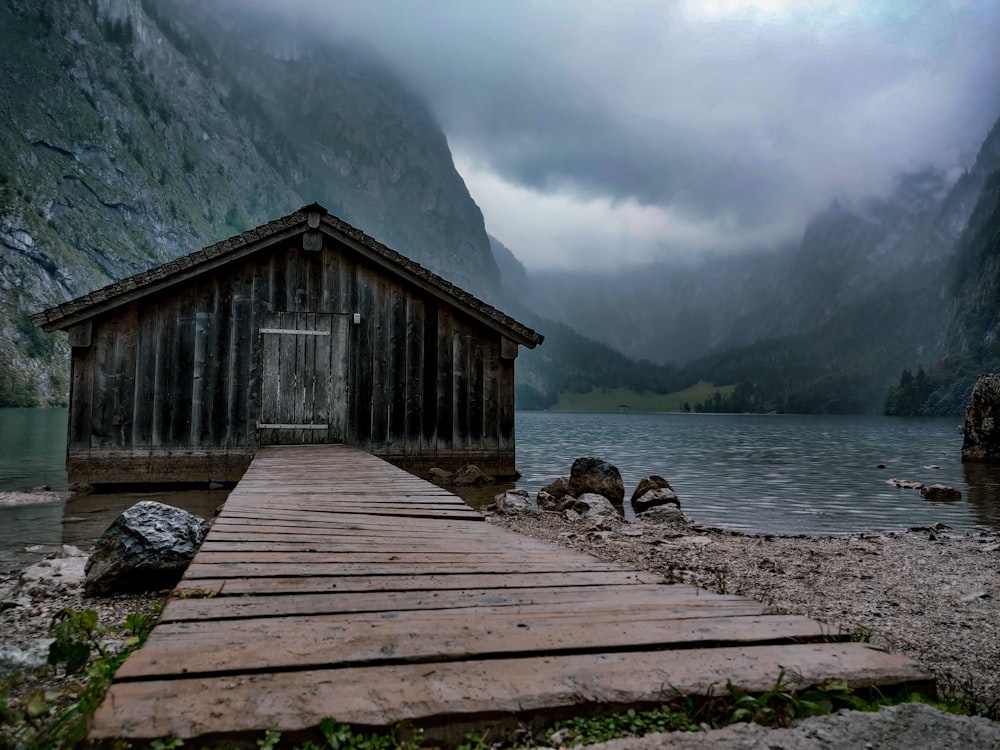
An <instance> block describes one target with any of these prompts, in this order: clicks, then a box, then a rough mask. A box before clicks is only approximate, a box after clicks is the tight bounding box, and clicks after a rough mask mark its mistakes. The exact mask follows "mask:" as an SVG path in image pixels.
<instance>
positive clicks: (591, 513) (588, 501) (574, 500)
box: [560, 492, 618, 518]
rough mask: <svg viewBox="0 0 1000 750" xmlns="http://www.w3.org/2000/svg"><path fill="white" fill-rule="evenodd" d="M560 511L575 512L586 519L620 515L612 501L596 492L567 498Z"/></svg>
mask: <svg viewBox="0 0 1000 750" xmlns="http://www.w3.org/2000/svg"><path fill="white" fill-rule="evenodd" d="M560 510H562V511H567V510H573V511H576V512H577V513H579V514H580V515H581V516H583V517H584V518H596V517H597V516H606V515H609V514H610V515H617V514H618V511H616V510H615V506H614V505H612V504H611V501H610V500H608V499H607V498H606V497H604V495H598V494H596V493H594V492H585V493H583V494H582V495H580V497H567V498H566V499H565V500H563V504H562V506H561V507H560Z"/></svg>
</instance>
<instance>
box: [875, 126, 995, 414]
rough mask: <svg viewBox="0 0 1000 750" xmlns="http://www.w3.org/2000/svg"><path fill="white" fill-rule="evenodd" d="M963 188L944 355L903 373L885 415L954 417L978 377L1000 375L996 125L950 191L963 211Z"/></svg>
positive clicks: (951, 268)
mask: <svg viewBox="0 0 1000 750" xmlns="http://www.w3.org/2000/svg"><path fill="white" fill-rule="evenodd" d="M970 185H971V186H973V187H978V188H979V190H978V197H977V199H976V201H975V203H974V204H972V205H971V210H970V211H969V216H968V221H967V222H966V223H965V224H964V225H963V226H962V231H961V235H960V237H959V239H958V242H957V245H956V251H955V255H954V257H953V258H952V259H951V261H950V263H949V269H948V281H949V288H948V295H947V297H948V300H949V301H948V304H947V306H946V309H945V315H944V321H943V325H942V329H941V338H940V342H939V344H940V346H939V349H940V351H942V352H943V353H944V356H943V357H942V358H941V359H940V360H938V361H937V362H934V363H933V364H932V365H931V367H929V368H928V369H927V371H924V369H923V368H919V369H918V370H917V372H916V374H914V373H913V372H911V370H910V369H904V370H903V373H902V375H901V376H900V378H899V382H898V383H897V384H896V385H894V386H893V387H892V388H890V389H889V392H888V394H887V396H886V401H885V411H886V413H887V414H895V415H954V414H961V413H962V412H963V411H964V409H965V406H966V405H967V404H968V401H969V395H970V394H971V392H972V387H973V385H974V384H975V382H976V379H977V378H978V376H979V375H980V374H981V373H984V372H997V371H1000V123H997V124H996V125H994V127H993V129H992V130H991V131H990V134H989V136H988V137H987V139H986V141H985V142H984V143H983V146H982V148H981V149H980V150H979V154H978V156H977V158H976V162H975V165H974V166H973V168H972V169H971V170H969V171H968V172H966V173H965V174H964V175H963V176H962V178H961V180H959V183H958V185H957V186H956V187H957V188H960V189H961V194H960V196H959V197H960V198H961V204H962V207H963V209H964V208H965V207H966V206H969V205H970V204H969V200H968V196H969V195H971V194H972V193H973V192H974V191H973V190H972V189H971V188H970ZM951 203H952V204H957V203H959V200H958V199H957V198H956V199H954V200H952V201H951Z"/></svg>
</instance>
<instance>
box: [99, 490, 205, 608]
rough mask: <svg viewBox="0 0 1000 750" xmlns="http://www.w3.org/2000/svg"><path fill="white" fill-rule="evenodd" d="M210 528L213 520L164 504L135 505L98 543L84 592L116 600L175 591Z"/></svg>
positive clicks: (109, 528)
mask: <svg viewBox="0 0 1000 750" xmlns="http://www.w3.org/2000/svg"><path fill="white" fill-rule="evenodd" d="M209 527H210V524H209V523H208V521H204V520H202V519H200V518H197V517H196V516H193V515H191V514H190V513H188V512H187V511H184V510H181V509H179V508H173V507H171V506H169V505H164V504H163V503H157V502H153V501H149V500H147V501H143V502H141V503H137V504H136V505H133V506H132V507H131V508H129V509H128V510H126V511H125V512H124V513H122V514H121V515H120V516H118V518H116V519H115V520H114V522H113V523H112V524H111V525H110V526H109V527H108V528H107V530H106V531H105V532H104V533H103V534H101V537H100V538H99V539H98V540H97V544H96V545H95V546H94V553H93V554H92V555H91V557H90V559H89V560H88V561H87V566H86V573H87V577H86V581H85V582H84V592H85V593H86V595H87V596H111V595H113V594H118V593H125V592H139V591H158V590H160V589H164V588H170V587H172V586H174V584H176V583H177V581H179V580H180V577H181V576H182V575H183V573H184V570H185V569H186V568H187V566H188V563H189V562H191V559H192V558H193V557H194V556H195V553H196V552H197V551H198V547H200V546H201V543H202V540H203V539H204V538H205V535H206V534H207V533H208V529H209Z"/></svg>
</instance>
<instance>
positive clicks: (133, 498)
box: [62, 489, 229, 549]
mask: <svg viewBox="0 0 1000 750" xmlns="http://www.w3.org/2000/svg"><path fill="white" fill-rule="evenodd" d="M228 496H229V490H225V489H222V490H180V491H176V492H171V491H160V492H114V493H112V492H95V493H93V494H90V495H76V496H74V497H71V498H70V499H69V500H68V501H67V502H66V507H65V513H64V516H63V518H62V538H63V542H64V543H66V544H73V545H76V546H77V547H81V548H83V549H86V548H88V547H90V546H91V545H92V544H93V543H94V542H95V541H96V540H97V538H98V537H99V536H100V535H101V534H103V533H104V530H105V529H106V528H107V527H108V526H109V525H110V524H111V522H112V521H114V520H115V518H117V517H118V516H119V515H121V514H122V513H123V512H124V511H126V510H128V509H129V508H131V507H132V506H133V505H135V504H136V503H138V502H141V501H143V500H155V501H156V502H158V503H163V504H164V505H172V506H173V507H175V508H181V509H182V510H186V511H187V512H188V513H191V514H193V515H196V516H199V517H200V518H207V519H209V520H211V519H212V518H214V517H215V514H216V511H217V510H218V509H219V507H220V506H221V505H222V504H223V503H224V502H225V501H226V498H227V497H228Z"/></svg>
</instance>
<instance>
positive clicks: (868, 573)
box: [489, 512, 1000, 718]
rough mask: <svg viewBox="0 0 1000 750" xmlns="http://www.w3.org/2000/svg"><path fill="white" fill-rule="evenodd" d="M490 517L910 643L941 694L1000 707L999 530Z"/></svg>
mask: <svg viewBox="0 0 1000 750" xmlns="http://www.w3.org/2000/svg"><path fill="white" fill-rule="evenodd" d="M489 520H490V521H491V522H492V523H495V524H498V525H501V526H505V527H507V528H510V529H513V530H515V531H518V532H520V533H522V534H527V535H529V536H534V537H538V538H542V539H548V540H551V541H554V542H557V543H559V544H563V545H565V546H568V547H573V548H575V549H579V550H583V551H585V552H589V553H591V554H593V555H596V556H597V557H600V558H602V559H604V560H612V561H615V562H620V563H624V564H626V565H630V566H634V567H636V568H640V569H642V570H648V571H652V572H655V573H661V574H663V575H664V577H669V578H673V579H674V580H677V581H682V582H685V583H693V584H696V585H698V586H703V587H704V588H707V589H710V590H712V591H717V592H720V593H728V594H739V595H742V596H747V597H749V598H752V599H756V600H758V601H761V602H764V603H766V604H769V605H772V606H774V607H776V608H777V609H778V610H780V611H783V612H788V613H792V614H801V615H806V616H808V617H812V618H815V619H817V620H820V621H821V622H825V623H827V624H828V625H830V627H831V629H832V630H834V631H837V632H843V633H851V634H852V635H854V636H855V637H856V638H858V639H861V640H870V641H871V642H872V643H874V644H877V645H879V646H883V647H885V648H887V649H888V650H890V651H897V652H901V653H905V654H908V655H910V656H912V657H913V658H914V659H916V660H917V661H919V662H920V663H921V664H923V665H925V666H926V667H927V668H928V669H930V670H931V671H932V672H934V674H935V675H936V676H937V678H938V681H939V685H940V688H941V690H942V697H944V698H949V699H950V698H957V699H962V700H970V701H972V702H973V703H975V704H976V705H977V706H978V707H979V709H980V711H981V712H982V713H984V714H986V715H988V716H991V717H993V718H998V717H1000V640H998V636H1000V575H998V574H1000V538H998V536H997V534H996V533H995V532H987V531H982V532H977V533H970V534H966V535H951V534H948V533H947V529H944V528H941V527H935V528H922V529H914V530H908V531H901V532H887V533H878V534H860V535H851V536H841V537H782V536H773V535H766V536H751V535H745V534H739V533H733V532H727V531H722V530H718V529H710V528H704V527H700V526H697V525H696V524H693V523H691V522H690V521H689V520H685V521H681V522H676V523H666V524H661V523H649V522H646V521H639V522H636V523H628V522H626V521H625V520H623V519H621V518H619V517H617V516H607V515H605V516H599V517H598V518H597V519H588V518H586V517H581V518H578V519H573V520H569V519H567V518H566V517H565V516H564V515H562V514H559V513H552V512H543V513H534V512H526V513H519V514H513V515H499V514H493V515H490V516H489Z"/></svg>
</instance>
